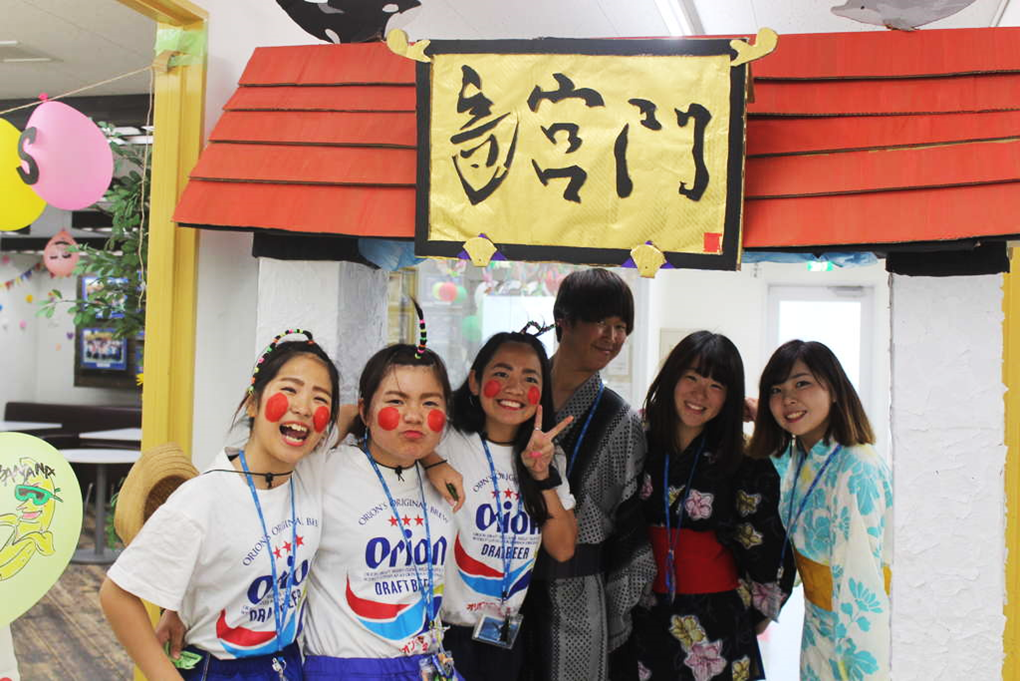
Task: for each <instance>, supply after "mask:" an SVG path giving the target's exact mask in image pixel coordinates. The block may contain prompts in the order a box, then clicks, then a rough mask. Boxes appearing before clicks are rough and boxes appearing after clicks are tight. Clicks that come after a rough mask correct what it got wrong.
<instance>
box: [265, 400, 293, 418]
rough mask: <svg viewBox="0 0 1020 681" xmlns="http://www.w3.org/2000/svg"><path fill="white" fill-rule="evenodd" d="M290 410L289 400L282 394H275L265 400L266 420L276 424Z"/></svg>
mask: <svg viewBox="0 0 1020 681" xmlns="http://www.w3.org/2000/svg"><path fill="white" fill-rule="evenodd" d="M288 409H290V400H289V399H287V396H286V395H284V394H283V393H276V394H275V395H273V396H272V397H270V398H269V399H268V400H266V418H267V419H269V420H270V421H272V422H273V423H276V422H277V421H279V420H280V419H282V418H283V415H284V414H286V413H287V410H288Z"/></svg>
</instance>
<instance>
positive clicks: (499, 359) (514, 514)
mask: <svg viewBox="0 0 1020 681" xmlns="http://www.w3.org/2000/svg"><path fill="white" fill-rule="evenodd" d="M529 326H532V324H529ZM525 328H526V329H527V328H528V327H525ZM549 372H550V369H549V359H548V357H547V356H546V352H545V348H544V347H543V345H542V343H541V342H540V341H539V340H538V338H537V336H535V335H531V334H529V333H523V332H522V333H499V334H496V335H495V336H493V337H492V338H490V339H489V340H488V341H487V342H486V343H485V345H484V346H482V348H481V350H479V351H478V355H477V356H476V357H475V361H474V363H473V364H472V365H471V371H470V373H469V375H468V378H467V380H466V381H465V382H464V383H463V385H461V386H460V388H458V389H457V391H456V392H455V393H454V396H453V406H452V409H451V419H450V420H451V424H452V426H453V429H452V430H451V432H450V434H449V435H448V436H447V437H446V439H445V440H443V442H442V444H441V445H440V447H439V449H438V450H437V453H438V455H439V456H441V457H445V458H446V459H447V460H448V462H449V464H450V465H451V466H452V467H453V468H455V469H456V470H457V471H459V472H460V474H461V475H462V476H463V483H464V493H465V503H464V508H462V509H461V510H460V511H459V512H458V513H456V514H455V522H456V528H457V533H456V537H455V538H454V543H453V557H452V560H448V561H447V563H446V595H445V598H444V600H443V619H444V621H445V622H446V623H447V624H449V625H450V629H449V630H448V631H447V634H446V643H447V647H448V648H449V650H450V652H451V653H452V654H453V657H454V659H455V660H456V661H457V671H458V672H460V673H461V674H463V675H464V677H465V678H467V679H476V678H477V679H489V680H492V681H499V680H501V679H507V680H514V681H516V679H517V678H518V675H519V673H520V671H521V668H522V666H523V665H524V663H525V661H524V660H523V645H522V643H523V642H516V636H517V631H518V629H519V627H520V625H521V615H520V607H521V604H522V603H523V601H524V597H525V594H526V593H527V591H528V584H529V583H530V580H531V572H532V569H533V568H534V566H535V558H536V555H537V554H538V551H539V548H540V547H541V548H542V549H544V550H545V551H546V552H547V553H548V554H549V555H550V557H552V558H553V559H554V560H560V561H563V560H568V559H569V558H570V557H571V556H573V554H574V546H575V543H576V541H577V521H576V519H575V517H574V513H573V510H572V509H573V508H574V498H573V497H572V496H571V494H570V488H569V485H568V483H567V481H566V473H565V471H566V460H565V457H564V455H563V452H562V450H559V449H557V448H555V447H554V445H553V438H554V437H555V436H556V435H557V434H558V433H559V432H560V431H561V430H562V429H563V428H565V427H566V426H568V425H569V424H570V422H571V419H570V418H567V419H564V420H563V421H561V422H560V423H559V424H555V425H554V422H553V417H554V414H555V412H554V409H553V403H552V382H551V379H550V373H549ZM429 463H430V465H433V464H434V463H438V461H431V460H430V462H429Z"/></svg>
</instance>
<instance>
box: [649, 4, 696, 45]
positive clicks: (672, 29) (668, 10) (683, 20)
mask: <svg viewBox="0 0 1020 681" xmlns="http://www.w3.org/2000/svg"><path fill="white" fill-rule="evenodd" d="M682 2H683V0H655V6H656V7H658V9H659V15H660V16H662V20H663V21H664V22H666V29H667V30H668V31H669V34H670V35H674V36H685V35H691V34H692V33H694V30H693V29H692V28H691V21H690V18H689V17H688V16H687V12H686V10H685V9H684V7H683V4H682Z"/></svg>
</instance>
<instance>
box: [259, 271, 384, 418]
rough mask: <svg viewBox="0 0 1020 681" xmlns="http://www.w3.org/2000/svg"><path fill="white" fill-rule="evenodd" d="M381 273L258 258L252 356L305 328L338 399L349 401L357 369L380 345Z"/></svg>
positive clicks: (382, 341) (381, 342)
mask: <svg viewBox="0 0 1020 681" xmlns="http://www.w3.org/2000/svg"><path fill="white" fill-rule="evenodd" d="M387 274H388V273H387V272H386V271H384V270H375V269H372V268H370V267H366V266H365V265H359V264H357V263H350V262H314V261H304V260H274V259H272V258H260V259H259V293H258V321H257V324H256V333H255V345H256V347H255V350H254V351H253V353H252V357H255V356H257V355H258V353H259V352H261V351H262V350H263V349H264V348H265V346H266V344H268V343H269V341H271V340H272V339H273V337H274V336H275V335H276V334H278V333H281V332H282V331H284V330H285V329H288V328H295V327H296V328H302V329H308V330H309V331H311V332H312V333H313V334H315V340H316V341H317V342H318V343H319V345H320V346H322V348H323V349H324V350H325V351H326V352H327V353H328V354H329V356H330V357H331V358H333V362H334V363H335V364H336V365H337V369H339V371H340V384H341V389H340V398H341V400H342V401H344V402H349V401H352V400H354V399H355V398H356V396H357V388H358V377H359V376H360V374H361V369H362V367H364V365H365V362H366V361H367V360H368V358H369V357H371V356H372V355H373V354H374V353H375V352H376V351H377V350H379V349H380V348H382V347H383V345H385V344H386V282H387Z"/></svg>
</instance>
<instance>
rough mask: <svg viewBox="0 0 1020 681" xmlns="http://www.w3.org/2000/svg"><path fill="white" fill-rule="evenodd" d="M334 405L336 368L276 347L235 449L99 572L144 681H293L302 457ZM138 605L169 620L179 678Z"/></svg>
mask: <svg viewBox="0 0 1020 681" xmlns="http://www.w3.org/2000/svg"><path fill="white" fill-rule="evenodd" d="M290 336H293V337H299V336H303V338H300V339H299V340H292V341H284V338H286V337H290ZM338 395H339V377H338V375H337V370H336V367H335V366H334V365H333V362H332V361H331V360H330V359H329V357H328V356H327V355H326V353H325V352H323V350H322V349H321V348H320V347H319V346H318V345H317V344H316V343H315V342H314V341H313V340H312V334H311V333H309V332H306V331H301V330H299V329H293V330H288V331H287V332H285V333H284V334H281V335H280V336H277V337H276V339H274V341H273V342H272V343H271V344H270V345H269V347H268V348H267V349H266V351H265V352H264V353H263V354H262V356H261V357H260V358H259V360H258V362H257V364H256V367H255V370H254V373H253V376H252V381H251V386H250V387H249V389H248V391H247V393H246V395H245V397H244V399H243V400H242V401H241V404H240V406H239V407H238V409H237V413H238V414H240V413H241V411H242V410H243V411H244V414H245V417H246V420H247V425H248V428H249V430H250V434H249V436H248V439H247V442H245V444H244V447H243V448H242V449H234V448H226V449H224V450H223V451H221V452H220V453H219V454H218V455H217V456H216V457H215V458H214V460H213V462H212V464H211V466H210V468H209V469H208V470H207V471H206V472H205V473H204V474H202V475H199V476H198V477H196V478H193V479H191V480H188V481H187V482H185V483H183V484H182V485H181V486H180V487H179V488H178V489H177V490H176V491H175V492H174V493H173V494H172V495H171V496H170V497H169V498H168V499H167V501H166V502H165V503H164V504H163V505H162V506H160V507H159V508H158V509H157V510H156V511H155V512H154V513H153V514H152V515H151V517H149V518H148V520H147V521H146V522H145V525H144V526H143V527H142V530H141V531H140V532H139V533H138V535H137V536H136V537H135V538H134V539H133V540H132V541H131V544H130V545H129V546H128V548H127V549H125V550H124V552H123V553H122V554H121V555H120V557H119V558H118V559H117V562H116V563H114V565H113V566H112V567H111V568H110V571H109V573H108V574H107V578H106V581H105V582H104V583H103V586H102V588H101V589H100V602H101V603H102V606H103V610H104V612H105V613H106V617H107V619H108V620H109V621H110V624H111V626H112V627H113V630H114V633H115V634H116V635H117V638H118V639H119V640H120V641H121V643H122V644H123V645H124V647H125V648H126V649H127V651H128V653H129V654H130V655H131V657H132V659H133V660H134V661H135V663H136V664H137V665H138V667H139V668H140V669H141V670H142V672H143V673H144V674H145V676H146V677H147V678H149V679H181V678H184V679H197V678H202V679H229V678H240V677H241V676H243V677H244V678H246V679H265V680H266V681H270V680H276V681H279V680H280V679H300V678H301V655H300V652H299V651H298V647H297V643H296V638H297V634H298V632H299V631H300V630H301V628H302V623H301V619H302V617H303V615H304V612H305V592H306V589H305V587H306V585H307V581H306V578H307V577H308V573H309V568H310V566H311V564H312V558H313V556H314V554H315V552H316V549H317V548H318V546H319V538H320V534H319V531H320V520H321V516H322V485H321V482H320V481H321V480H322V469H323V464H324V461H325V459H326V455H325V454H319V453H315V454H313V452H315V450H316V449H317V448H318V447H319V445H320V444H322V443H324V442H326V443H328V442H329V440H330V439H331V434H332V430H333V427H332V422H333V418H332V415H333V414H334V413H336V411H337V402H338V397H337V396H338ZM142 599H144V600H146V601H149V602H151V603H155V604H156V605H158V606H160V607H162V608H165V609H167V611H168V612H171V611H177V612H178V613H179V619H177V618H176V617H174V620H175V621H176V624H174V625H173V626H172V629H173V630H174V637H175V638H179V637H180V635H181V632H183V641H184V643H185V644H186V645H187V647H188V650H189V651H190V652H191V653H193V654H194V655H195V656H197V657H198V662H197V664H196V665H195V666H193V667H192V668H191V669H181V670H178V669H176V668H175V665H174V663H173V662H172V661H171V659H170V658H169V657H168V656H167V655H165V654H164V652H163V647H162V643H161V642H160V639H159V638H157V636H156V634H155V632H154V631H153V629H152V626H151V624H150V622H149V617H148V615H147V613H146V612H145V608H144V606H143V605H142ZM174 647H175V650H179V648H180V644H179V643H177V644H175V646H174Z"/></svg>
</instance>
